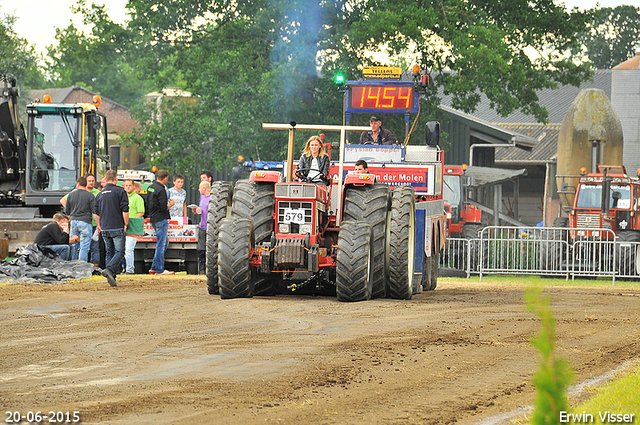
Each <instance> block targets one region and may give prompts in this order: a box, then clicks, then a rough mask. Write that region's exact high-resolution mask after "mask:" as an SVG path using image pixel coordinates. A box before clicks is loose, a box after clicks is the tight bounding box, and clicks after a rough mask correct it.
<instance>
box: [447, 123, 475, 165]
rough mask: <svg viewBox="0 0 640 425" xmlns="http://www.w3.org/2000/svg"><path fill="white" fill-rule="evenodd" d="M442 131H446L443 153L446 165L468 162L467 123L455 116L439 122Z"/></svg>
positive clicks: (469, 137) (468, 141)
mask: <svg viewBox="0 0 640 425" xmlns="http://www.w3.org/2000/svg"><path fill="white" fill-rule="evenodd" d="M441 128H442V131H444V132H446V133H448V137H447V142H448V147H447V149H446V151H445V154H444V162H445V164H446V165H462V164H468V163H469V143H470V140H471V136H470V135H469V125H467V124H465V123H462V122H460V121H458V120H456V119H455V118H451V119H450V120H448V121H443V122H442V123H441Z"/></svg>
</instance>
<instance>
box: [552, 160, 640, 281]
mask: <svg viewBox="0 0 640 425" xmlns="http://www.w3.org/2000/svg"><path fill="white" fill-rule="evenodd" d="M557 177H558V178H559V179H561V183H560V185H559V187H560V188H561V189H560V190H559V191H558V193H560V194H561V196H563V200H564V205H566V206H563V209H564V210H565V212H567V213H568V217H557V218H556V219H555V220H554V222H553V227H554V228H568V229H567V230H555V231H554V233H553V236H552V237H551V239H552V241H550V242H549V243H546V244H543V245H542V248H541V267H542V269H543V270H555V269H558V268H559V266H560V265H562V264H563V262H564V261H566V250H565V249H564V248H563V245H562V244H569V245H571V244H574V243H575V242H576V241H584V240H613V238H614V237H615V238H616V239H617V241H618V242H620V243H616V245H615V253H608V252H607V253H602V255H600V257H601V258H593V259H592V260H591V261H592V262H601V263H602V264H605V263H607V264H608V263H610V262H611V261H615V262H616V268H615V269H616V271H618V272H620V273H621V274H623V275H626V276H631V275H640V252H638V251H640V245H638V243H639V242H640V205H639V202H638V200H639V199H640V180H639V179H638V177H631V176H629V175H628V174H627V171H626V169H625V167H624V165H604V164H597V165H595V170H594V171H593V172H591V173H587V172H586V169H585V168H582V169H581V170H580V175H579V176H557ZM576 178H577V186H576V187H575V191H572V190H569V186H568V183H567V182H566V181H565V180H567V179H576ZM569 229H571V230H569ZM614 235H615V236H614ZM556 241H559V242H561V243H562V244H560V243H559V242H556ZM603 246H604V245H603ZM611 254H612V255H611ZM614 258H615V260H614ZM572 267H574V268H577V267H580V265H579V264H573V265H572ZM602 267H609V266H601V268H602Z"/></svg>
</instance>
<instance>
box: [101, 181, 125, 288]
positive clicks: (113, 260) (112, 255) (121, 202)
mask: <svg viewBox="0 0 640 425" xmlns="http://www.w3.org/2000/svg"><path fill="white" fill-rule="evenodd" d="M105 178H106V185H105V187H104V188H103V189H102V190H101V191H100V193H99V194H98V196H96V204H95V208H94V214H93V216H94V218H95V220H96V223H97V225H98V229H99V230H100V232H101V234H102V238H103V239H104V244H105V247H106V249H107V259H106V268H105V269H104V271H103V272H102V275H103V276H104V277H106V278H107V281H108V282H109V286H117V285H116V276H117V275H118V273H120V272H121V271H122V259H123V258H124V246H125V245H124V242H125V230H126V228H127V226H128V225H129V197H128V196H127V192H125V191H124V189H123V188H121V187H118V186H116V183H117V182H118V175H117V174H116V172H115V171H114V170H109V171H107V173H106V174H105Z"/></svg>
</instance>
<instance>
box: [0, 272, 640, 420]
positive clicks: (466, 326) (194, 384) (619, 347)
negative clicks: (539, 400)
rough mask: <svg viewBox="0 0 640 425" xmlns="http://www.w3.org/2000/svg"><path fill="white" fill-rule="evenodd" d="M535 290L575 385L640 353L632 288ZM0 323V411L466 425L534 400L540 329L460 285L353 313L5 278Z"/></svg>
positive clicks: (131, 282)
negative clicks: (547, 308)
mask: <svg viewBox="0 0 640 425" xmlns="http://www.w3.org/2000/svg"><path fill="white" fill-rule="evenodd" d="M546 292H547V293H548V294H550V295H551V299H552V307H553V309H554V311H555V317H556V320H557V324H558V336H559V341H558V345H559V348H560V350H561V352H562V354H564V355H565V356H567V357H568V358H569V360H570V361H571V363H572V365H573V367H574V368H575V370H576V380H577V381H583V380H585V379H588V378H590V377H594V376H597V375H600V374H602V373H604V372H606V371H609V370H611V369H613V368H615V367H616V366H618V365H620V364H621V363H623V362H624V361H625V360H627V359H631V358H634V357H635V356H637V355H638V353H639V352H640V328H639V327H638V325H637V324H638V323H640V309H639V308H638V305H639V304H640V288H639V289H634V290H627V289H624V290H621V289H618V288H616V287H608V288H604V289H580V288H554V289H548V290H547V291H546ZM0 321H1V323H2V344H1V345H0V370H1V371H2V372H0V400H2V408H3V410H2V412H3V413H4V412H6V411H9V410H10V411H20V412H22V413H23V414H26V413H27V412H28V411H42V412H43V413H45V414H46V413H47V412H49V411H65V412H66V411H72V412H73V411H79V412H80V417H81V420H82V422H83V423H110V424H131V423H136V424H139V423H146V424H169V423H180V424H209V423H215V424H258V423H260V424H262V423H282V424H358V425H365V424H367V425H368V424H413V423H420V424H445V423H463V424H467V423H469V424H470V423H475V422H478V421H480V420H482V419H485V418H488V417H491V416H494V415H497V414H500V413H503V412H507V411H511V410H512V409H514V408H516V407H518V406H522V405H528V404H530V403H531V402H532V400H533V388H532V386H531V384H530V377H531V374H532V372H533V371H534V369H535V367H536V363H537V356H536V353H535V352H534V350H533V349H532V348H531V346H530V345H529V343H528V341H529V339H530V338H531V337H532V336H533V335H534V334H535V333H536V332H537V330H538V327H539V326H538V322H537V320H536V319H535V317H534V315H533V314H532V313H529V312H526V311H525V309H524V301H523V290H522V288H518V287H505V286H501V287H496V286H491V285H486V284H479V283H477V282H475V283H474V282H470V281H467V280H464V279H441V280H440V281H439V284H438V289H437V290H436V291H434V292H431V293H424V294H421V295H418V296H416V297H414V299H413V300H412V301H394V300H374V301H370V302H363V303H354V304H346V303H339V302H337V301H336V300H335V298H321V297H318V298H314V297H302V296H298V297H294V296H278V297H267V298H254V299H242V300H220V298H219V297H218V296H209V295H206V288H205V283H204V277H196V278H194V277H188V276H175V277H170V278H169V277H164V278H160V277H146V276H134V277H133V278H131V279H126V278H124V277H122V278H121V279H119V286H118V288H109V287H108V286H107V284H106V282H105V281H104V280H103V279H102V280H98V281H92V282H89V283H73V284H62V285H48V286H44V285H32V284H15V285H5V286H0ZM6 418H7V415H6V414H5V416H4V417H3V420H6Z"/></svg>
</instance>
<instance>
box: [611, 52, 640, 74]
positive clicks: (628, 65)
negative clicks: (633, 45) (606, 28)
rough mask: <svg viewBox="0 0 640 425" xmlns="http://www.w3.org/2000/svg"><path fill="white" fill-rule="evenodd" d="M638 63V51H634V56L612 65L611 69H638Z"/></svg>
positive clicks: (639, 53) (639, 57) (639, 59)
mask: <svg viewBox="0 0 640 425" xmlns="http://www.w3.org/2000/svg"><path fill="white" fill-rule="evenodd" d="M638 65H640V52H636V55H635V56H634V57H632V58H630V59H627V60H626V61H624V62H622V63H620V64H618V65H616V66H614V67H613V69H615V70H618V69H638Z"/></svg>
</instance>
